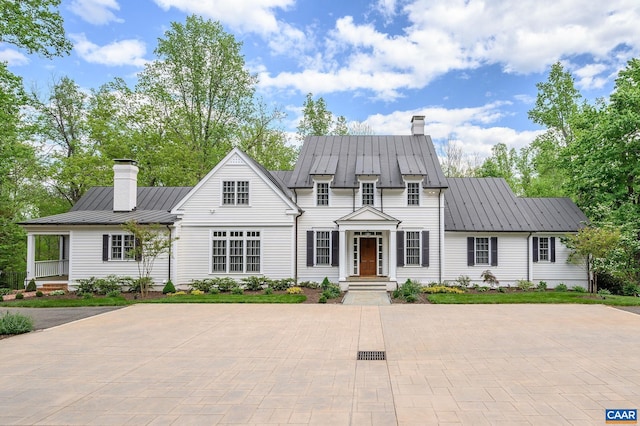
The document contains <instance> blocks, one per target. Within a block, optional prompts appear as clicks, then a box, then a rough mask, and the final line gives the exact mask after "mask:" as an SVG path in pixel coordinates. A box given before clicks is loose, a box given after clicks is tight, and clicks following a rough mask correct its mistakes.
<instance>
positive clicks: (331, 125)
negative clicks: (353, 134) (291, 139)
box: [297, 93, 349, 141]
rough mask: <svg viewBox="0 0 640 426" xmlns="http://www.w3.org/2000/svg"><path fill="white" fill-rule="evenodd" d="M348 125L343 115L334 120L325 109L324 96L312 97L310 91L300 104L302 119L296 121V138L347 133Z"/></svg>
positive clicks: (302, 138) (301, 139)
mask: <svg viewBox="0 0 640 426" xmlns="http://www.w3.org/2000/svg"><path fill="white" fill-rule="evenodd" d="M348 134H349V127H348V125H347V120H346V118H345V117H344V116H339V117H337V118H336V120H335V121H334V119H333V114H332V113H331V111H329V110H328V109H327V104H326V102H325V100H324V98H322V96H321V97H319V98H318V99H317V100H314V99H313V94H312V93H307V97H306V99H305V101H304V103H303V104H302V119H301V120H300V122H299V123H298V131H297V138H298V140H300V141H303V140H304V138H305V137H307V136H327V135H348Z"/></svg>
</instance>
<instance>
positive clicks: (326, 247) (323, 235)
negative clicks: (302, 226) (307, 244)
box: [316, 231, 331, 265]
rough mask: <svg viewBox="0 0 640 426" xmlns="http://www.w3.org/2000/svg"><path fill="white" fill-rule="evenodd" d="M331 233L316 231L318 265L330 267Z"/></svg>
mask: <svg viewBox="0 0 640 426" xmlns="http://www.w3.org/2000/svg"><path fill="white" fill-rule="evenodd" d="M330 255H331V232H329V231H316V265H329V264H330V260H331V256H330Z"/></svg>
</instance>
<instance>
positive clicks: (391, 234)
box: [389, 229, 398, 281]
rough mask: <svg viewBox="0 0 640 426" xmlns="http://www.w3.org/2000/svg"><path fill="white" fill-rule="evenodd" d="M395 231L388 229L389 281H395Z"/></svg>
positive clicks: (396, 255)
mask: <svg viewBox="0 0 640 426" xmlns="http://www.w3.org/2000/svg"><path fill="white" fill-rule="evenodd" d="M397 235H398V234H397V231H396V230H395V229H393V230H391V231H389V281H396V274H397V271H398V251H397V250H396V247H397V245H398V243H397Z"/></svg>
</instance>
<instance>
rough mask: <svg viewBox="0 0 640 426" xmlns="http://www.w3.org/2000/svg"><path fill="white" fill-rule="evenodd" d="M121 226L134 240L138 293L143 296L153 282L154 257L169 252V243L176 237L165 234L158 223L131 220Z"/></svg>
mask: <svg viewBox="0 0 640 426" xmlns="http://www.w3.org/2000/svg"><path fill="white" fill-rule="evenodd" d="M122 227H123V228H124V230H126V231H128V232H130V233H131V234H132V235H133V236H134V237H135V240H136V243H135V247H134V255H135V258H136V259H138V275H139V284H140V294H141V296H142V297H145V296H146V295H147V292H148V291H149V287H150V286H151V285H152V284H153V280H152V278H151V273H152V272H153V265H154V264H155V261H156V259H157V258H158V256H160V255H162V254H165V253H169V251H170V250H171V244H172V243H173V242H174V241H175V240H176V239H177V238H172V237H171V236H170V235H169V236H167V234H166V233H165V232H163V231H164V229H163V228H162V227H161V226H160V225H158V224H151V225H140V224H139V223H137V222H136V221H133V220H131V221H129V222H127V223H125V224H124V225H123V226H122Z"/></svg>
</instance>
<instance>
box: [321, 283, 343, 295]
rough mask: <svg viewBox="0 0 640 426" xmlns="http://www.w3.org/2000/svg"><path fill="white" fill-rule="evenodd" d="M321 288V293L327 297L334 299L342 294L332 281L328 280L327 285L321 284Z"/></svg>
mask: <svg viewBox="0 0 640 426" xmlns="http://www.w3.org/2000/svg"><path fill="white" fill-rule="evenodd" d="M322 288H323V290H322V294H323V295H324V296H325V297H326V298H327V299H336V298H338V297H340V295H341V294H342V291H341V290H340V286H339V285H338V284H334V283H332V282H330V283H329V284H327V285H323V286H322Z"/></svg>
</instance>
